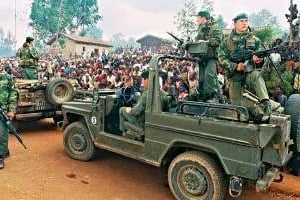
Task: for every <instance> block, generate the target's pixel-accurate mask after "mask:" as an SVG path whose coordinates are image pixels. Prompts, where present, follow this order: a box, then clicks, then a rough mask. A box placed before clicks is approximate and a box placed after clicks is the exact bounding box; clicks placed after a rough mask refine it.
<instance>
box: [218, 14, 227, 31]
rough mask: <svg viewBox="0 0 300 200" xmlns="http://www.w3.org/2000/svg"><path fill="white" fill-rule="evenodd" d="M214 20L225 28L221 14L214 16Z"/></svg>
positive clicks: (225, 24)
mask: <svg viewBox="0 0 300 200" xmlns="http://www.w3.org/2000/svg"><path fill="white" fill-rule="evenodd" d="M215 21H216V23H217V24H218V26H219V27H220V28H221V29H224V28H226V26H227V23H226V22H225V21H224V18H223V16H222V15H218V17H217V18H216V20H215Z"/></svg>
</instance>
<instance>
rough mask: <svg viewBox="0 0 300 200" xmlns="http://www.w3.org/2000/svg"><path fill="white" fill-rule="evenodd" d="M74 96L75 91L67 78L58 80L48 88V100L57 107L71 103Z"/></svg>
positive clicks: (53, 81) (54, 80)
mask: <svg viewBox="0 0 300 200" xmlns="http://www.w3.org/2000/svg"><path fill="white" fill-rule="evenodd" d="M73 96H74V89H73V86H72V84H71V82H70V81H68V80H67V79H65V78H56V79H53V80H52V81H50V83H49V84H48V85H47V87H46V98H47V100H48V101H49V102H50V103H51V104H53V105H55V106H57V105H61V104H62V103H63V102H66V101H70V100H71V99H72V98H73Z"/></svg>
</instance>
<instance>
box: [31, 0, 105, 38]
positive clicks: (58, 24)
mask: <svg viewBox="0 0 300 200" xmlns="http://www.w3.org/2000/svg"><path fill="white" fill-rule="evenodd" d="M30 19H31V22H30V25H31V26H32V27H33V28H34V29H35V30H36V32H37V35H38V37H39V38H40V39H43V40H44V41H46V40H49V39H50V38H51V37H53V36H55V34H57V33H58V32H61V33H65V32H67V31H69V32H75V31H77V30H78V29H81V30H84V29H85V28H86V27H89V26H93V25H94V24H96V23H97V22H98V21H99V20H100V19H101V16H100V15H99V14H98V4H97V0H33V3H32V5H31V14H30Z"/></svg>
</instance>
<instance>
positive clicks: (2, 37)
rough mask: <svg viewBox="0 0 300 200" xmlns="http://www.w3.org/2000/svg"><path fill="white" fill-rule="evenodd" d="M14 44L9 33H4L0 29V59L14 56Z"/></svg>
mask: <svg viewBox="0 0 300 200" xmlns="http://www.w3.org/2000/svg"><path fill="white" fill-rule="evenodd" d="M15 44H16V40H15V38H14V37H13V36H12V34H11V33H10V32H8V33H7V34H5V33H4V31H3V29H2V28H0V57H9V56H14V55H16V51H15V50H14V46H15Z"/></svg>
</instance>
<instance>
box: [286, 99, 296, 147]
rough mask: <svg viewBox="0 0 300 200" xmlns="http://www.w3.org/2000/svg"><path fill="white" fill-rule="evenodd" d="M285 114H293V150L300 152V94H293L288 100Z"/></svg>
mask: <svg viewBox="0 0 300 200" xmlns="http://www.w3.org/2000/svg"><path fill="white" fill-rule="evenodd" d="M284 112H285V114H287V115H290V116H291V138H292V139H293V142H294V144H293V145H292V147H291V148H292V151H293V152H300V94H293V95H291V96H290V98H289V99H288V101H287V104H286V107H285V110H284Z"/></svg>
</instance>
